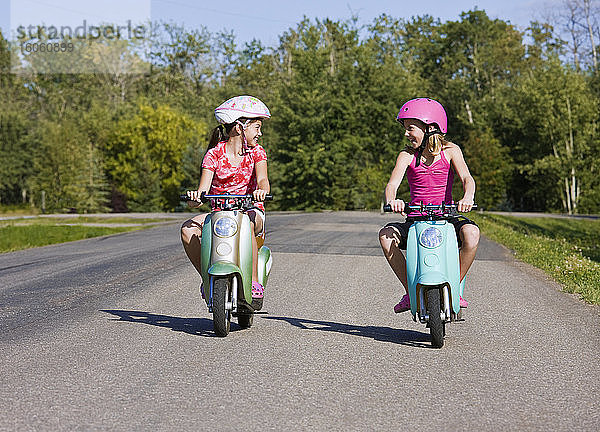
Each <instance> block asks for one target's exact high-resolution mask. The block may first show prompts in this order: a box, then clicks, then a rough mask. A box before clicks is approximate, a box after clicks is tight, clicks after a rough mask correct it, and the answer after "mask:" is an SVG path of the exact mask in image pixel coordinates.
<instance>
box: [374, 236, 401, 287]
mask: <svg viewBox="0 0 600 432" xmlns="http://www.w3.org/2000/svg"><path fill="white" fill-rule="evenodd" d="M399 242H400V234H399V233H398V231H396V230H395V229H394V228H392V227H383V228H381V230H380V231H379V243H381V248H382V249H383V254H384V255H385V258H386V259H387V261H388V263H389V264H390V267H391V268H392V270H393V271H394V273H395V274H396V277H397V278H398V279H399V280H400V282H401V283H402V286H403V287H404V290H405V291H406V293H407V294H408V289H407V287H408V280H407V277H406V258H405V257H404V254H403V253H402V251H401V250H400V248H399V247H398V244H399Z"/></svg>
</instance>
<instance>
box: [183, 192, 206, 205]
mask: <svg viewBox="0 0 600 432" xmlns="http://www.w3.org/2000/svg"><path fill="white" fill-rule="evenodd" d="M202 192H203V191H187V192H186V193H187V196H188V198H189V200H188V202H187V204H188V206H190V207H191V208H198V207H200V206H201V205H202V197H201V194H202Z"/></svg>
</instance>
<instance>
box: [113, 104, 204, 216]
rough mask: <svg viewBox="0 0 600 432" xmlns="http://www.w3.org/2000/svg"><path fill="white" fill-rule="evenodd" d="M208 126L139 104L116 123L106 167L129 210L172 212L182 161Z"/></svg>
mask: <svg viewBox="0 0 600 432" xmlns="http://www.w3.org/2000/svg"><path fill="white" fill-rule="evenodd" d="M205 135H206V127H205V126H204V124H202V123H198V122H194V121H192V120H191V119H189V118H188V117H187V116H185V115H182V114H180V113H178V112H177V111H175V110H173V109H171V108H170V107H168V106H158V107H156V108H152V107H150V106H147V105H142V106H140V107H139V110H138V113H137V114H136V115H135V116H133V117H132V118H131V119H125V120H122V121H121V122H119V124H118V127H117V128H116V130H115V133H114V136H113V137H111V139H110V141H109V142H108V145H107V148H106V153H107V155H106V160H107V168H108V172H109V175H110V179H111V181H112V182H113V184H114V186H115V187H116V189H117V190H118V191H120V192H122V193H123V194H124V195H125V196H126V199H127V206H128V208H129V210H132V211H156V210H172V209H173V208H174V207H175V206H176V205H177V204H178V203H179V198H178V194H179V191H180V187H181V183H182V182H183V181H184V179H185V175H184V171H183V169H182V166H181V165H182V159H183V155H184V153H185V152H186V150H187V149H188V148H189V147H190V146H196V147H198V144H197V142H198V137H199V136H202V137H204V136H205Z"/></svg>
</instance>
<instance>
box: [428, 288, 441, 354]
mask: <svg viewBox="0 0 600 432" xmlns="http://www.w3.org/2000/svg"><path fill="white" fill-rule="evenodd" d="M427 312H428V314H429V332H430V333H431V345H432V346H433V347H434V348H441V347H443V346H444V333H445V332H444V323H443V322H442V317H441V315H440V312H441V306H440V290H438V289H430V290H428V291H427Z"/></svg>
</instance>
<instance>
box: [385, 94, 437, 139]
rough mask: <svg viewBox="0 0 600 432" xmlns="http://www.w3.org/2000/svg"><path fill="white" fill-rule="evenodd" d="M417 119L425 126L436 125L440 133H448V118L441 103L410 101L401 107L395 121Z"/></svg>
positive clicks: (427, 99)
mask: <svg viewBox="0 0 600 432" xmlns="http://www.w3.org/2000/svg"><path fill="white" fill-rule="evenodd" d="M404 119H417V120H421V121H422V122H423V123H425V124H428V125H429V124H434V125H436V126H437V127H438V128H439V129H440V131H441V132H442V133H446V132H447V131H448V118H447V117H446V111H445V110H444V107H443V106H442V104H441V103H439V102H438V101H435V100H433V99H429V98H417V99H411V100H409V101H408V102H406V103H405V104H404V105H402V108H400V112H399V113H398V116H397V117H396V120H397V121H399V122H402V120H404Z"/></svg>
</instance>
